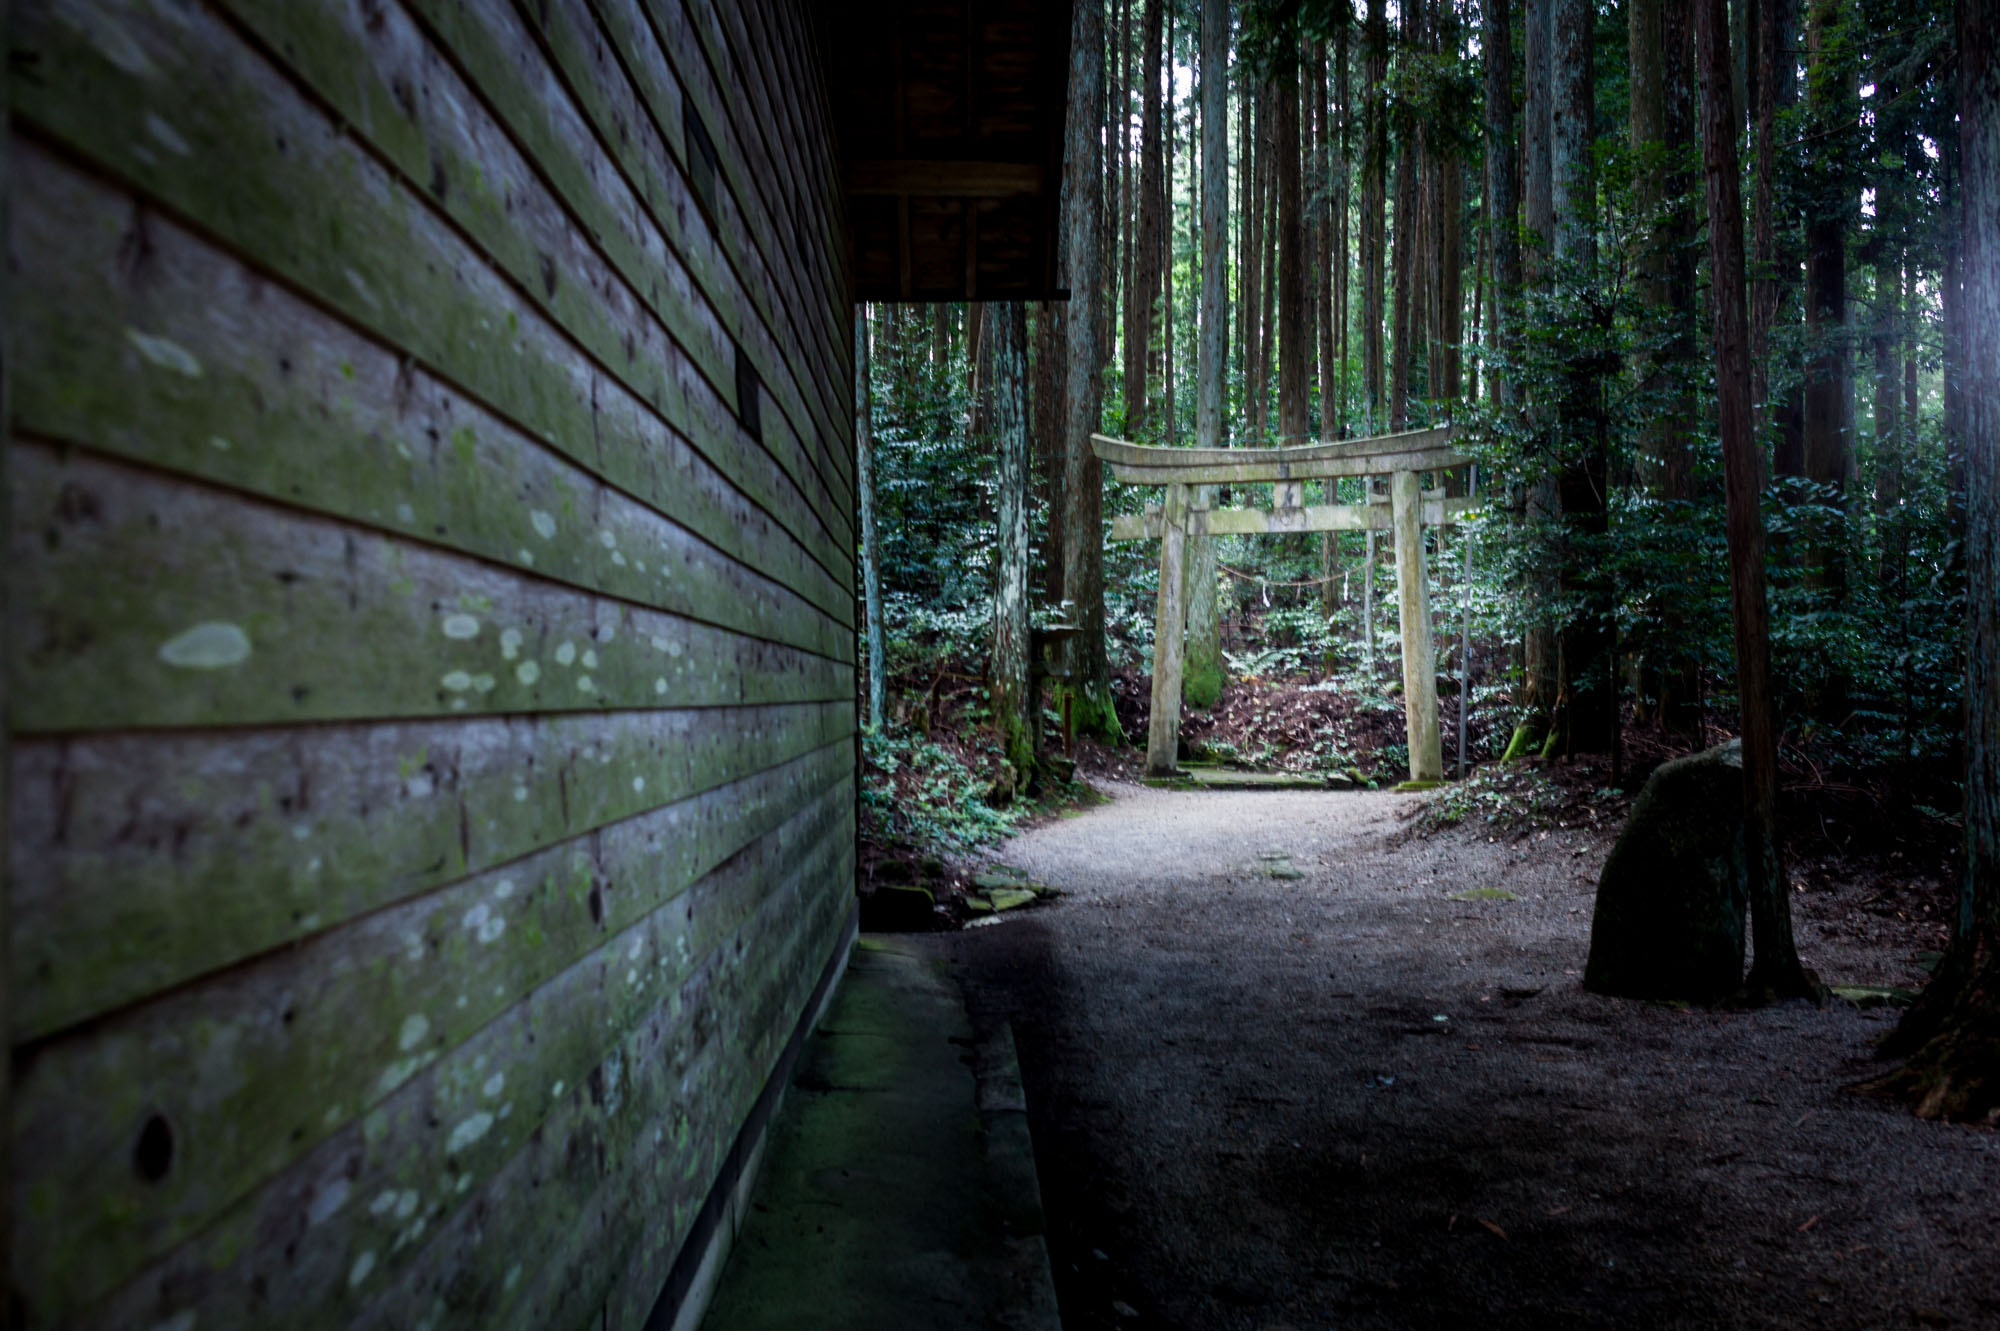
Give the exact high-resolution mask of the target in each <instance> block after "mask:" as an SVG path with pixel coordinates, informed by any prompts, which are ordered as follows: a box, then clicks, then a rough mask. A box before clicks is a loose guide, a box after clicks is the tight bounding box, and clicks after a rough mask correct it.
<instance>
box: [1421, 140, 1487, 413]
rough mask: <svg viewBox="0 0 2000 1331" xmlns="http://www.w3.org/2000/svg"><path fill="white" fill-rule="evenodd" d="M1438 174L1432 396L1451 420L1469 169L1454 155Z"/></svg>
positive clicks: (1461, 325) (1461, 329)
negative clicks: (1435, 359) (1435, 357)
mask: <svg viewBox="0 0 2000 1331" xmlns="http://www.w3.org/2000/svg"><path fill="white" fill-rule="evenodd" d="M1438 173H1439V175H1440V176H1441V177H1442V179H1441V180H1439V181H1438V322H1437V337H1438V369H1437V373H1436V375H1435V376H1434V377H1433V379H1432V383H1431V396H1432V397H1434V398H1436V399H1437V400H1438V401H1440V402H1442V403H1444V404H1445V406H1444V415H1445V416H1446V417H1449V416H1451V415H1452V414H1453V413H1452V407H1453V404H1455V403H1456V402H1457V401H1458V394H1459V387H1460V382H1461V378H1462V375H1461V372H1460V369H1459V355H1460V353H1459V345H1460V343H1462V342H1463V341H1464V340H1465V233H1464V230H1463V227H1462V221H1463V214H1464V212H1465V165H1464V163H1462V162H1460V161H1459V160H1458V155H1457V154H1456V153H1452V154H1449V155H1447V156H1446V157H1445V158H1444V160H1443V161H1442V162H1440V163H1439V164H1438ZM1475 280H1477V279H1476V278H1475Z"/></svg>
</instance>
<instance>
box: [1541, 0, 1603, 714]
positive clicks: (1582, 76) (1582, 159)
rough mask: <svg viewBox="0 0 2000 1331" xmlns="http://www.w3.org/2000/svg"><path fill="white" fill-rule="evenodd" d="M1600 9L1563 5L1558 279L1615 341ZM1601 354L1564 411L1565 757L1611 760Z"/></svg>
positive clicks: (1568, 387) (1557, 138) (1573, 373)
mask: <svg viewBox="0 0 2000 1331" xmlns="http://www.w3.org/2000/svg"><path fill="white" fill-rule="evenodd" d="M1596 19H1597V8H1596V6H1595V5H1594V4H1592V3H1591V0H1556V5H1555V43H1554V47H1553V49H1552V52H1551V55H1552V61H1551V63H1552V66H1553V71H1554V74H1555V87H1554V89H1553V97H1552V100H1551V104H1550V124H1551V127H1552V133H1551V135H1550V138H1549V182H1550V192H1551V205H1552V211H1553V212H1554V214H1555V260H1556V266H1557V274H1558V280H1559V281H1561V282H1564V283H1574V286H1573V288H1572V289H1571V291H1570V293H1569V295H1570V303H1571V308H1572V309H1574V310H1576V311H1577V313H1576V314H1571V315H1569V316H1568V317H1569V318H1571V319H1576V318H1578V317H1582V315H1583V312H1585V311H1588V312H1589V313H1588V317H1589V318H1590V319H1591V320H1592V327H1593V331H1595V330H1597V329H1598V328H1599V327H1601V328H1602V330H1603V331H1606V332H1608V329H1609V315H1608V313H1606V314H1600V313H1599V312H1598V303H1597V298H1596V271H1597V237H1596V230H1595V221H1596V207H1595V181H1594V179H1593V173H1592V171H1591V169H1590V145H1591V141H1592V132H1591V130H1592V117H1593V115H1594V111H1595V105H1596V102H1595V80H1594V57H1593V53H1592V49H1591V47H1592V35H1593V29H1594V27H1595V24H1596ZM1602 373H1603V371H1602V368H1601V366H1600V365H1599V353H1598V349H1597V347H1596V346H1594V345H1586V346H1582V347H1578V348H1576V349H1575V350H1574V351H1573V353H1572V361H1571V363H1570V365H1569V366H1568V367H1566V371H1565V376H1564V378H1565V382H1564V385H1563V388H1562V394H1563V397H1562V402H1561V405H1560V408H1559V412H1560V416H1561V421H1560V428H1561V433H1562V451H1563V459H1562V471H1561V475H1560V477H1559V478H1558V480H1557V490H1558V495H1559V501H1560V503H1561V505H1562V515H1563V529H1564V535H1565V538H1566V549H1565V550H1564V552H1563V556H1562V561H1561V564H1562V574H1561V577H1562V586H1563V591H1564V592H1565V600H1566V601H1567V602H1568V603H1569V604H1570V605H1571V607H1573V608H1572V609H1571V610H1570V612H1569V617H1568V618H1567V620H1566V621H1565V622H1564V625H1563V628H1562V631H1561V633H1560V635H1559V640H1558V651H1559V653H1560V667H1559V669H1560V680H1559V683H1558V697H1559V698H1560V700H1561V703H1560V706H1559V708H1558V721H1559V729H1560V733H1561V737H1562V738H1561V741H1560V745H1561V749H1562V751H1563V752H1565V753H1605V752H1608V751H1610V750H1611V749H1612V747H1613V745H1614V744H1615V742H1616V738H1617V730H1616V728H1617V724H1618V689H1617V670H1616V663H1615V661H1614V659H1613V653H1612V646H1613V644H1612V597H1611V587H1610V581H1609V578H1608V576H1607V575H1606V574H1605V572H1604V563H1603V558H1604V551H1603V550H1602V549H1601V548H1600V547H1601V543H1602V540H1603V537H1604V534H1605V531H1606V529H1607V527H1608V524H1609V518H1610V507H1609V493H1610V466H1609V450H1608V447H1607V438H1606V422H1605V418H1604V410H1603V401H1602V395H1603V388H1602V385H1601V382H1600V380H1601V375H1602Z"/></svg>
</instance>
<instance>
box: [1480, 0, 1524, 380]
mask: <svg viewBox="0 0 2000 1331" xmlns="http://www.w3.org/2000/svg"><path fill="white" fill-rule="evenodd" d="M1507 11H1508V0H1485V12H1484V14H1483V15H1482V18H1483V19H1484V26H1483V27H1482V29H1481V36H1480V47H1481V50H1482V52H1483V54H1484V57H1485V62H1486V219H1487V225H1488V226H1489V227H1490V228H1491V229H1492V232H1493V313H1492V315H1491V316H1490V318H1491V321H1492V322H1491V324H1490V325H1489V327H1490V328H1491V330H1492V331H1491V332H1490V333H1488V334H1487V345H1488V346H1490V347H1492V348H1493V349H1494V350H1495V351H1496V352H1498V353H1499V355H1500V356H1501V357H1502V358H1503V359H1504V358H1506V357H1507V356H1509V355H1511V354H1512V353H1513V347H1514V343H1513V338H1514V335H1515V330H1516V329H1517V328H1518V327H1519V326H1520V308H1521V305H1520V293H1521V233H1520V210H1521V204H1520V199H1519V197H1518V195H1517V194H1516V191H1515V181H1516V178H1517V177H1518V176H1519V174H1520V170H1521V161H1520V154H1519V152H1518V151H1517V149H1516V145H1515V140H1514V36H1513V18H1512V16H1511V15H1510V14H1509V13H1508V12H1507ZM1487 379H1488V381H1489V382H1490V384H1491V385H1492V393H1493V401H1494V404H1495V405H1496V406H1499V407H1500V408H1502V409H1503V410H1504V409H1507V408H1511V407H1512V406H1513V405H1514V397H1515V394H1514V386H1513V383H1512V381H1511V380H1510V379H1509V378H1508V377H1507V376H1506V375H1504V374H1502V373H1501V372H1500V371H1499V370H1498V369H1497V368H1496V369H1493V370H1489V371H1488V374H1487Z"/></svg>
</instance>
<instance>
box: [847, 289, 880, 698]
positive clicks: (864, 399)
mask: <svg viewBox="0 0 2000 1331" xmlns="http://www.w3.org/2000/svg"><path fill="white" fill-rule="evenodd" d="M868 333H869V329H868V307H867V306H866V305H856V306H855V307H854V490H855V498H856V502H857V504H858V505H859V507H860V509H861V514H860V517H861V595H862V616H863V618H862V624H863V628H862V634H863V637H864V638H865V640H866V648H867V656H868V725H869V726H870V728H878V727H880V726H881V724H882V717H883V707H884V704H885V698H886V695H887V692H888V677H887V674H886V673H885V670H884V667H883V654H882V547H881V544H880V542H879V541H878V539H877V537H876V534H875V393H874V389H873V386H872V385H871V383H870V382H869V379H870V376H869V364H868V360H869V358H868V342H869V337H868Z"/></svg>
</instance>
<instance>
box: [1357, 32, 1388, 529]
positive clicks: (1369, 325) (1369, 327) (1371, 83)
mask: <svg viewBox="0 0 2000 1331" xmlns="http://www.w3.org/2000/svg"><path fill="white" fill-rule="evenodd" d="M1362 42H1363V46H1364V48H1365V50H1364V61H1365V68H1364V71H1363V75H1362V94H1361V96H1362V135H1361V362H1362V371H1361V379H1362V393H1363V396H1364V398H1365V399H1366V402H1367V414H1368V424H1367V433H1369V434H1374V433H1376V432H1377V431H1379V430H1380V429H1381V426H1382V422H1383V420H1384V419H1385V410H1386V408H1387V405H1388V400H1387V394H1386V392H1385V386H1384V383H1383V356H1382V331H1383V329H1384V327H1385V326H1386V323H1387V320H1386V319H1385V317H1384V315H1385V312H1384V310H1383V308H1382V304H1383V302H1382V277H1383V266H1384V262H1385V260H1386V258H1387V255H1386V253H1385V250H1386V249H1387V246H1388V236H1387V234H1386V232H1387V227H1388V219H1387V217H1386V216H1385V213H1386V210H1387V198H1386V188H1385V186H1386V184H1387V177H1388V170H1389V112H1388V105H1387V102H1388V96H1389V93H1388V81H1389V23H1388V19H1387V18H1386V17H1384V5H1383V0H1368V27H1367V31H1366V32H1365V33H1364V34H1363V37H1362ZM1369 548H1370V550H1371V551H1372V550H1373V549H1374V537H1373V536H1370V537H1369Z"/></svg>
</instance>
